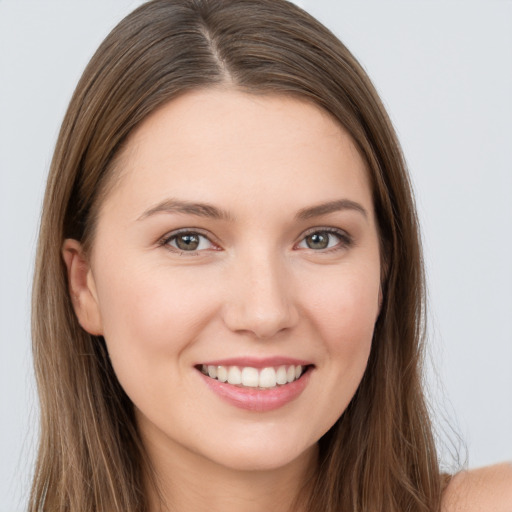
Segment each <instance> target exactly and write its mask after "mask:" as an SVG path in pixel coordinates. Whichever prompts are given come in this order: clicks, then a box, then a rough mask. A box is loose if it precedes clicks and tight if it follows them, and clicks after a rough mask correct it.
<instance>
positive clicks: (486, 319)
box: [0, 0, 512, 512]
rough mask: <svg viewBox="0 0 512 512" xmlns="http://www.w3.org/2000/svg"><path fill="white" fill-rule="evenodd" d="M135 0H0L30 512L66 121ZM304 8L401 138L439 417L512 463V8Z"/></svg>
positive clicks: (18, 389)
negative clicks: (42, 291)
mask: <svg viewBox="0 0 512 512" xmlns="http://www.w3.org/2000/svg"><path fill="white" fill-rule="evenodd" d="M140 3H141V2H132V1H129V0H124V1H123V0H108V1H107V0H94V1H93V0H88V1H85V0H81V1H70V0H60V1H58V0H34V1H28V0H0V179H1V181H0V237H1V238H0V240H1V252H0V258H1V259H0V273H1V276H0V279H1V280H0V290H1V296H0V315H1V316H0V330H1V331H0V332H1V334H0V343H1V345H0V351H1V352H0V411H1V412H0V414H1V423H0V512H12V511H14V510H22V509H23V508H24V503H25V501H26V497H27V489H28V483H29V479H30V471H31V464H32V459H33V456H34V445H35V438H36V435H37V403H36V400H35V392H34V391H35V390H34V383H33V378H32V370H31V360H30V341H29V293H30V292H29V290H30V285H31V274H32V260H33V256H34V247H35V242H36V232H37V224H38V218H39V209H40V204H41V198H42V194H43V188H44V183H45V177H46V173H47V170H48V166H49V162H50V158H51V154H52V150H53V146H54V143H55V139H56V135H57V131H58V128H59V124H60V122H61V120H62V117H63V115H64V111H65V108H66V106H67V103H68V101H69V99H70V96H71V93H72V90H73V88H74V86H75V84H76V82H77V80H78V78H79V76H80V73H81V71H82V70H83V68H84V66H85V64H86V62H87V61H88V59H89V58H90V56H91V55H92V53H93V52H94V50H95V49H96V47H97V46H98V44H99V43H100V42H101V40H102V39H103V38H104V36H105V35H106V34H107V32H108V31H109V30H110V29H111V28H112V27H113V26H114V24H115V23H116V22H117V21H119V20H120V19H121V18H122V17H123V16H124V15H125V14H127V13H128V12H129V11H131V10H132V9H133V8H134V7H135V6H136V5H138V4H140ZM297 3H299V4H300V5H301V6H302V7H304V8H306V9H307V10H309V11H310V12H311V13H312V14H313V15H315V16H317V17H318V18H319V19H320V20H322V21H323V22H324V23H325V24H327V25H328V26H329V27H330V28H331V29H332V30H333V31H334V32H336V33H337V35H338V36H339V37H340V38H341V39H342V40H343V41H344V42H345V43H346V44H347V46H348V47H349V48H350V49H351V50H352V51H353V53H354V54H355V55H356V57H358V58H359V59H360V60H361V62H362V64H363V66H364V67H365V68H366V69H367V71H368V72H369V74H370V76H371V77H372V79H373V80H374V83H375V84H376V86H377V89H378V90H379V92H380V93H381V95H382V98H383V100H384V103H385V105H386V106H387V108H388V109H389V112H390V114H391V117H392V120H393V122H394V123H395V126H396V128H397V130H398V133H399V136H400V139H401V141H402V144H403V148H404V152H405V155H406V158H407V161H408V163H409V167H410V170H411V174H412V179H413V182H414V185H415V189H416V193H417V200H418V207H419V212H420V217H421V221H422V226H423V236H424V245H425V256H426V262H427V271H428V281H429V290H430V294H429V295H430V322H429V331H430V346H431V350H430V352H431V354H432V359H433V361H434V367H435V370H434V371H433V370H432V369H430V370H429V372H428V375H429V389H430V390H431V391H432V392H431V395H432V399H433V402H434V407H435V409H436V411H437V414H436V418H437V420H436V422H437V423H438V424H440V425H441V426H443V425H444V426H445V427H446V425H451V426H452V427H454V429H455V431H456V432H457V433H458V434H459V435H460V437H461V438H462V439H463V441H464V444H465V445H466V446H467V453H468V462H469V466H470V467H473V466H478V465H483V464H488V463H492V462H496V461H500V460H507V459H512V327H511V323H512V322H511V318H512V3H511V2H510V1H503V0H501V1H498V0H495V1H493V0H480V1H476V2H475V1H473V2H471V1H451V0H428V1H422V0H408V1H405V0H404V1H385V0H379V1H360V0H359V1H355V0H353V1H343V0H338V1H336V0H305V1H302V2H300V1H298V2H297ZM440 418H444V420H443V419H440ZM441 439H442V440H445V439H446V436H442V438H441ZM443 444H446V443H442V444H441V452H442V454H443V458H444V460H445V461H446V463H447V464H448V465H449V464H450V460H451V459H450V452H449V450H447V448H446V447H443ZM464 453H465V452H464V451H462V454H463V458H464Z"/></svg>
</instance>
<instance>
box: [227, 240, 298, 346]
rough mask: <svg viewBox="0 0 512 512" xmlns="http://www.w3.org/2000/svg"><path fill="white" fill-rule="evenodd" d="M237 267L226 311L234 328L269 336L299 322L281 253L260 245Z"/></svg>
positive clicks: (229, 325) (290, 283) (240, 260)
mask: <svg viewBox="0 0 512 512" xmlns="http://www.w3.org/2000/svg"><path fill="white" fill-rule="evenodd" d="M234 267H235V269H234V271H233V276H232V281H231V294H230V296H231V297H230V301H229V304H227V310H226V313H225V321H226V324H227V325H228V327H229V328H230V329H231V330H233V331H238V332H240V331H246V332H250V333H252V334H253V335H254V336H256V337H257V338H268V337H271V336H273V335H275V334H277V333H278V332H280V331H282V330H284V329H286V328H290V327H292V326H293V325H294V324H295V323H296V321H297V319H298V313H297V310H296V307H295V303H294V297H293V293H292V282H291V279H290V276H289V275H288V272H287V268H286V265H285V262H284V261H283V258H281V257H280V255H279V254H276V252H275V251H271V250H268V249H262V248H260V249H259V250H258V251H252V252H250V254H244V255H240V257H239V258H238V259H237V262H236V264H235V265H234Z"/></svg>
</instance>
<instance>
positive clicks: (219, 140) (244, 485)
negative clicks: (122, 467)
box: [63, 89, 380, 512]
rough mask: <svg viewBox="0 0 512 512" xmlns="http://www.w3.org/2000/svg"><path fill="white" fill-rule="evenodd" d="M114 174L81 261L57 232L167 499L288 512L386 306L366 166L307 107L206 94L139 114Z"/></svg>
mask: <svg viewBox="0 0 512 512" xmlns="http://www.w3.org/2000/svg"><path fill="white" fill-rule="evenodd" d="M116 172H118V175H117V179H116V183H115V185H114V187H113V188H112V190H111V191H110V192H109V194H108V196H107V197H106V199H105V200H104V202H103V204H102V205H101V208H100V211H99V219H98V224H97V230H96V232H95V236H94V240H93V245H92V250H91V252H90V254H87V255H86V254H84V253H83V251H82V248H81V246H80V244H79V243H78V242H77V241H75V240H67V241H66V243H65V244H64V248H63V255H64V259H65V261H66V264H67V267H68V272H69V279H70V288H71V294H72V297H73V298H74V299H73V300H74V307H75V310H76V313H77V316H78V318H79V321H80V323H81V325H82V326H83V327H84V329H86V330H87V331H88V332H90V333H93V334H98V335H102V336H104V338H105V341H106V344H107V347H108V351H109V354H110V357H111V361H112V364H113V368H114V371H115V372H116V375H117V377H118V379H119V381H120V383H121V385H122V386H123V388H124V389H125V391H126V393H127V394H128V396H129V397H130V399H131V400H132V401H133V403H134V407H135V411H136V417H137V422H138V425H139V429H140V432H141V436H142V438H143V442H144V444H145V446H146V449H147V451H148V454H149V457H150V459H151V461H152V464H153V466H154V468H155V471H156V475H157V478H158V482H159V485H160V488H161V491H162V495H163V498H164V501H166V502H168V503H170V504H172V507H173V508H172V510H177V511H202V510H205V511H206V510H208V511H219V512H220V511H222V512H229V511H231V510H233V511H234V510H237V511H239V510H244V511H246V512H250V511H254V512H256V511H258V512H259V511H261V510H272V511H285V510H288V509H290V507H292V506H293V501H294V499H295V498H296V496H297V494H298V493H299V491H300V489H301V486H302V485H303V484H304V482H305V481H306V480H307V477H308V475H309V474H310V473H311V471H314V468H315V462H316V444H317V441H318V439H319V438H320V437H321V436H322V435H323V434H324V433H325V432H326V431H327V430H328V429H329V428H330V427H331V426H332V425H333V424H334V423H335V421H336V420H337V419H338V418H339V416H340V415H341V414H342V413H343V411H344V410H345V408H346V406H347V405H348V403H349V401H350V399H351V398H352V397H353V395H354V393H355V391H356V389H357V387H358V385H359V382H360V380H361V378H362V375H363V373H364V370H365V368H366V364H367V359H368V356H369V353H370V347H371V341H372V335H373V330H374V325H375V322H376V319H377V316H378V313H379V302H380V254H379V239H378V233H377V226H376V221H375V217H374V211H373V205H372V197H371V193H370V186H369V183H368V177H367V170H366V168H365V164H364V161H363V159H362V158H361V156H360V155H359V153H358V151H357V150H356V148H355V146H354V144H353V142H352V140H351V138H350V137H349V136H348V134H347V133H346V132H345V131H344V130H343V129H342V128H341V127H340V126H339V125H338V124H337V123H336V122H334V121H333V119H332V118H330V117H329V116H328V115H327V114H326V113H324V112H323V111H321V110H320V109H319V108H317V107H316V106H314V105H312V104H310V103H307V102H304V101H301V100H298V99H292V98H286V97H282V96H255V95H249V94H245V93H242V92H237V91H234V90H226V89H209V90H204V91H198V92H194V93H188V94H186V95H184V96H182V97H180V98H178V99H176V100H173V101H171V102H170V103H168V104H167V105H165V106H163V107H162V108H160V109H159V110H158V111H156V112H155V113H153V114H152V115H151V116H150V117H149V118H148V119H147V120H145V121H144V122H143V123H142V124H141V126H139V127H138V129H137V130H136V131H135V132H134V133H133V134H132V135H131V137H130V139H129V141H128V143H127V145H126V147H125V149H124V150H123V153H122V154H121V155H120V158H119V161H118V163H117V171H116ZM208 366H211V367H214V370H212V371H213V372H214V374H215V372H217V371H218V372H220V374H221V373H222V372H225V373H230V372H231V375H230V378H231V380H233V379H234V382H236V381H237V378H238V376H237V371H239V370H240V371H242V370H244V368H249V370H245V377H244V378H247V379H249V380H248V381H247V382H249V381H250V382H249V385H247V386H242V387H240V384H230V383H229V382H228V383H222V382H220V381H219V380H218V379H216V378H212V377H209V376H207V375H205V374H204V373H205V372H206V373H207V372H208V371H209V370H210V368H208ZM219 366H220V367H222V368H221V369H219V368H218V367H219ZM233 367H236V368H237V369H236V370H232V368H233ZM282 367H284V370H283V369H282ZM291 367H292V369H290V368H291ZM280 368H281V369H280ZM233 372H234V373H233ZM255 372H256V373H255ZM272 372H277V374H279V373H280V374H281V377H280V378H281V381H282V378H283V372H285V373H286V377H285V378H286V379H287V380H286V384H282V382H281V383H280V384H276V383H275V382H273V381H272V379H274V381H275V379H276V373H272ZM294 373H295V374H294ZM263 374H265V376H263ZM233 375H234V376H233ZM297 377H299V378H298V379H297V380H295V379H296V378H297ZM254 378H257V379H260V380H259V381H257V384H256V387H251V386H254V385H255V384H254ZM261 379H263V381H262V380H261ZM221 380H222V378H221ZM244 382H245V381H244ZM151 500H152V507H153V510H154V511H156V510H160V508H159V505H158V503H157V499H156V496H155V495H154V494H151ZM299 509H300V508H296V509H295V510H299ZM163 510H165V507H164V508H163Z"/></svg>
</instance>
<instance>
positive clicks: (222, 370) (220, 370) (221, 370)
mask: <svg viewBox="0 0 512 512" xmlns="http://www.w3.org/2000/svg"><path fill="white" fill-rule="evenodd" d="M217 380H220V381H221V382H226V381H227V380H228V370H227V368H226V367H225V366H217Z"/></svg>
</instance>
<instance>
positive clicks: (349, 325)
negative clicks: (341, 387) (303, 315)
mask: <svg viewBox="0 0 512 512" xmlns="http://www.w3.org/2000/svg"><path fill="white" fill-rule="evenodd" d="M372 270H373V269H370V271H369V272H365V271H364V270H363V271H360V272H350V273H345V274H344V273H343V272H337V273H333V275H332V276H331V278H330V279H325V280H324V283H323V286H317V287H316V292H315V293H314V294H313V296H312V297H311V300H310V301H309V308H310V318H313V319H314V321H315V324H316V325H315V327H316V329H318V331H319V332H320V333H321V334H322V338H323V339H324V340H325V343H326V344H327V345H328V348H329V352H330V353H334V354H336V353H344V352H347V351H356V352H357V351H358V350H359V349H361V350H363V349H364V347H365V346H367V345H369V343H371V339H372V336H373V330H374V326H375V321H376V319H377V314H378V297H379V275H378V273H377V272H374V271H372ZM306 288H307V289H309V290H310V292H309V293H310V294H311V290H315V287H314V286H309V287H307V284H306Z"/></svg>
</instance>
